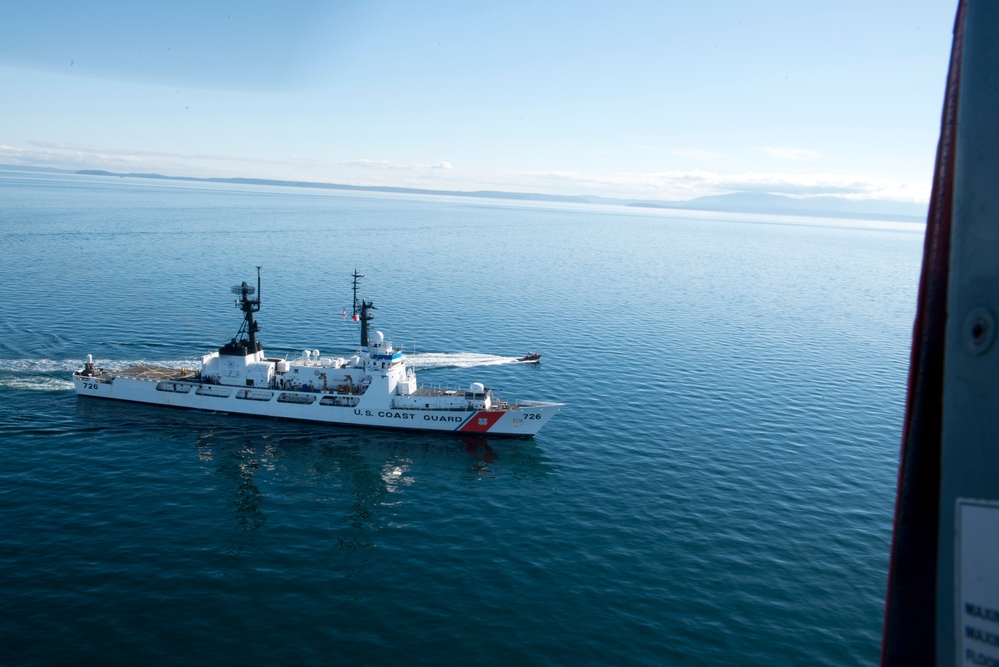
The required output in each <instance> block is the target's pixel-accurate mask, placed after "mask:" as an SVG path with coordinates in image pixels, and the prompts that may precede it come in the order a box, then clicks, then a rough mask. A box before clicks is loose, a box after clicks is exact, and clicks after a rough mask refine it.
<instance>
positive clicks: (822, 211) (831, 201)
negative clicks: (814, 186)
mask: <svg viewBox="0 0 999 667" xmlns="http://www.w3.org/2000/svg"><path fill="white" fill-rule="evenodd" d="M628 206H642V207H647V208H680V209H697V210H700V211H733V212H736V211H737V212H739V213H783V214H784V215H811V216H828V217H840V218H864V219H875V220H902V221H906V222H908V221H912V222H925V221H926V212H927V205H926V204H917V203H914V202H904V201H892V200H886V199H844V198H843V197H829V196H824V197H802V198H796V197H786V196H784V195H772V194H766V193H762V192H734V193H732V194H727V195H709V196H706V197H698V198H696V199H691V200H689V201H673V202H635V203H633V204H628Z"/></svg>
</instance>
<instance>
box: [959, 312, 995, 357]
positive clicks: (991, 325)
mask: <svg viewBox="0 0 999 667" xmlns="http://www.w3.org/2000/svg"><path fill="white" fill-rule="evenodd" d="M995 339H996V318H995V316H994V315H993V314H992V311H991V310H989V309H988V308H984V307H979V308H973V309H972V310H971V311H970V312H969V313H968V316H967V317H965V318H964V347H965V348H966V349H967V350H968V352H970V353H971V354H983V353H984V352H985V351H986V350H988V349H989V348H990V347H992V343H993V341H995Z"/></svg>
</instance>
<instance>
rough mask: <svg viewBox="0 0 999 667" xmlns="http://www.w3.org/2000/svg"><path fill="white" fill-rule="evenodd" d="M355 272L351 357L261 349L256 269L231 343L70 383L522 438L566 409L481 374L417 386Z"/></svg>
mask: <svg viewBox="0 0 999 667" xmlns="http://www.w3.org/2000/svg"><path fill="white" fill-rule="evenodd" d="M361 277H362V276H360V274H358V273H356V272H355V273H354V304H355V315H354V321H356V322H359V323H360V329H361V331H360V333H361V346H360V348H359V349H358V351H357V352H356V353H355V354H354V356H353V357H351V358H350V359H343V358H339V359H334V358H332V357H323V356H321V355H320V354H319V350H304V351H303V352H302V356H301V358H298V359H292V360H288V359H276V358H271V357H267V356H265V355H264V349H263V346H262V345H261V344H260V343H259V342H258V341H257V339H256V332H257V331H258V330H259V325H258V323H257V322H256V320H255V319H254V313H256V312H258V311H259V310H260V297H259V292H260V274H259V269H258V273H257V288H256V289H254V288H253V287H250V286H249V285H247V284H246V283H245V282H244V283H243V284H242V285H240V286H237V287H233V288H232V291H233V293H235V294H238V295H239V296H240V298H239V299H237V301H236V306H237V307H238V308H239V309H240V310H242V311H243V325H242V327H241V328H240V330H239V332H238V333H237V334H236V337H235V338H233V339H232V341H231V342H229V343H226V344H225V345H223V346H222V347H220V348H219V349H218V350H217V351H213V352H209V353H208V354H206V355H205V356H203V357H202V358H201V368H200V369H199V370H198V371H191V372H188V371H187V370H185V369H172V368H161V367H155V366H133V367H132V368H126V369H124V370H121V371H110V370H107V369H104V368H99V367H96V366H95V365H94V363H93V361H92V360H91V359H90V357H88V358H87V363H86V364H85V365H84V367H83V368H82V369H80V370H79V371H77V372H76V373H74V374H73V384H74V385H75V387H76V391H77V393H78V394H79V395H80V396H86V397H93V398H104V399H110V400H119V401H132V402H135V403H148V404H150V405H165V406H170V407H176V408H188V409H192V410H208V411H211V412H227V413H234V414H241V415H253V416H256V417H277V418H280V419H295V420H301V421H310V422H321V423H325V424H341V425H344V426H373V427H378V428H391V429H404V430H410V431H440V432H455V433H461V434H466V435H467V434H471V435H489V436H510V437H520V438H529V437H531V436H533V435H534V434H536V433H537V432H538V431H539V430H541V427H542V426H544V425H545V424H546V423H547V422H548V420H549V419H551V417H552V415H554V414H555V413H556V412H558V411H559V409H560V408H561V407H562V405H561V404H560V403H547V402H541V401H521V402H517V403H508V402H506V401H502V400H500V399H499V398H497V397H496V396H494V395H493V393H492V391H491V390H490V389H488V388H486V387H485V386H483V385H482V384H481V383H479V382H473V383H472V384H471V385H470V386H469V387H468V388H467V389H465V390H458V389H440V388H428V387H420V386H418V385H417V382H416V371H415V370H414V369H413V368H412V367H411V366H409V365H408V364H407V363H406V357H405V355H404V354H403V353H402V351H401V350H396V349H395V348H393V347H392V344H391V343H390V342H387V341H386V340H385V337H384V335H383V334H382V333H381V332H380V331H376V332H374V333H373V335H371V336H370V337H369V335H368V334H369V331H368V322H369V321H370V320H371V319H372V316H371V315H370V311H371V309H372V308H373V307H374V306H373V304H372V303H370V302H368V301H364V300H361V301H360V302H359V301H358V299H357V287H358V279H359V278H361ZM254 294H257V296H256V298H253V295H254ZM344 316H346V311H344ZM243 334H245V337H243V338H240V336H242V335H243ZM534 356H536V357H540V355H534Z"/></svg>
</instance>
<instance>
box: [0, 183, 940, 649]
mask: <svg viewBox="0 0 999 667" xmlns="http://www.w3.org/2000/svg"><path fill="white" fill-rule="evenodd" d="M678 216H679V214H670V213H662V212H655V211H647V210H642V211H632V210H628V209H624V208H612V207H606V208H602V207H578V208H573V207H556V206H542V205H538V206H518V205H509V204H504V205H500V204H491V203H488V202H485V201H483V202H476V201H461V200H449V199H430V198H424V199H406V198H400V197H356V196H339V195H331V194H326V193H315V192H309V191H302V190H294V189H278V188H270V189H248V188H237V187H224V186H218V187H209V186H191V185H190V184H178V183H169V182H163V183H157V182H149V181H133V180H127V179H105V178H97V177H73V176H65V177H49V176H46V177H39V176H35V175H27V174H17V173H10V172H7V173H0V240H2V247H3V249H4V250H3V252H4V261H3V262H2V263H0V456H2V459H3V465H2V466H0V589H2V591H3V595H2V596H0V663H2V664H5V665H19V664H52V663H81V662H95V663H96V662H101V663H107V664H176V663H185V662H186V663H198V664H207V663H209V662H210V663H215V664H303V663H313V664H316V663H320V664H434V665H436V664H442V663H452V664H475V665H508V664H538V665H551V664H564V665H583V664H594V665H598V664H599V665H604V664H648V665H663V664H677V665H715V664H756V665H775V664H821V665H846V664H872V663H874V662H876V660H877V658H878V652H879V642H880V631H881V620H882V608H883V597H884V590H885V581H886V572H887V554H888V548H889V542H890V532H891V519H892V512H893V503H894V491H895V477H896V465H897V457H898V447H899V438H900V430H901V420H902V411H903V403H904V389H905V377H906V371H907V363H908V349H909V334H910V330H911V325H912V318H913V314H914V304H915V295H916V283H917V278H918V268H919V261H920V253H921V247H922V233H923V228H922V226H918V225H905V224H884V223H882V224H876V223H870V224H868V223H860V222H845V221H831V220H810V219H787V218H774V219H769V220H768V219H766V218H764V217H761V216H738V215H731V214H727V215H726V214H714V215H712V214H696V213H690V212H687V213H684V214H682V216H686V217H682V216H681V217H678ZM257 264H262V265H263V267H264V269H263V276H264V284H263V291H262V301H263V309H262V312H261V313H260V320H261V323H262V327H261V333H260V339H261V340H262V341H263V343H264V345H265V346H266V348H267V350H268V352H269V353H278V354H284V353H285V352H289V353H292V354H296V353H297V352H298V351H299V350H301V349H303V348H310V349H311V348H318V349H320V350H321V351H322V352H323V353H324V354H326V353H334V354H337V355H340V354H347V353H349V352H350V351H352V349H353V346H354V344H355V340H354V335H355V334H354V332H353V330H352V329H350V327H349V326H347V325H344V324H343V323H342V321H341V319H340V312H341V310H342V309H343V307H344V306H346V305H348V304H349V302H350V292H349V276H350V273H351V272H352V271H353V270H354V268H355V267H356V268H358V269H360V270H361V272H362V273H365V274H366V276H367V277H366V278H365V280H364V286H365V296H366V297H367V298H370V299H373V300H374V301H375V302H376V304H377V306H378V310H377V311H376V312H375V315H376V318H377V319H376V321H375V324H376V326H377V328H379V329H382V330H384V331H385V333H386V334H387V336H388V338H389V339H391V340H393V341H394V342H395V344H396V345H405V347H406V349H407V350H412V349H413V348H414V345H415V349H416V355H415V357H414V358H415V360H416V361H417V362H418V363H419V365H420V366H422V368H421V370H420V380H421V381H422V382H424V383H452V384H466V385H467V384H468V383H470V382H474V381H481V382H484V383H485V384H487V385H488V386H491V387H493V388H494V389H495V390H496V391H497V393H499V394H500V395H503V396H505V397H510V398H535V399H542V400H557V401H562V402H565V403H567V404H568V407H567V408H566V409H564V410H563V411H562V412H561V413H560V414H559V415H558V416H556V417H555V418H554V419H553V420H552V422H550V423H549V424H548V425H547V427H546V428H545V429H544V430H543V431H542V432H541V434H540V435H539V436H538V437H537V438H535V439H534V440H532V441H497V442H493V441H488V442H483V441H462V440H458V439H456V438H450V437H440V436H428V435H413V434H400V433H393V432H380V431H356V430H349V429H337V428H329V427H322V426H316V425H302V424H293V423H285V422H272V421H266V420H256V419H248V418H242V417H236V416H228V415H221V414H208V413H192V412H185V411H179V410H169V409H162V408H155V407H147V406H138V405H127V404H117V403H110V402H102V401H96V400H85V399H77V397H76V396H75V394H74V393H73V391H72V388H71V385H70V383H69V382H68V378H69V374H70V372H71V371H72V370H73V369H74V368H77V367H78V366H79V365H80V364H81V362H82V359H83V357H84V356H85V355H86V354H88V353H89V354H93V355H94V357H95V359H98V360H101V361H102V362H106V363H109V364H121V365H125V364H129V363H133V362H137V361H147V362H157V363H166V364H171V365H189V366H190V365H192V361H193V360H195V359H197V358H198V357H199V356H200V354H202V353H204V352H205V351H207V350H208V349H210V348H211V347H213V346H217V345H219V344H221V343H223V342H225V341H227V340H228V339H229V338H231V337H232V336H233V335H234V334H235V331H236V329H237V328H238V326H239V323H240V314H239V312H238V311H236V310H235V309H234V308H233V307H232V295H231V294H229V290H228V288H229V286H230V285H233V284H238V283H239V282H240V281H242V280H252V279H253V277H254V273H255V269H254V267H255V266H256V265H257ZM528 350H537V351H540V352H542V353H543V354H544V358H543V360H542V363H541V364H540V365H539V366H538V367H530V366H525V365H519V364H507V363H500V362H502V361H504V360H505V359H506V358H507V357H510V356H520V355H522V354H524V353H525V352H527V351H528Z"/></svg>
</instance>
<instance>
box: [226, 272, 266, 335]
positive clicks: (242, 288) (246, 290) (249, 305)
mask: <svg viewBox="0 0 999 667" xmlns="http://www.w3.org/2000/svg"><path fill="white" fill-rule="evenodd" d="M232 293H233V294H236V295H238V296H239V299H237V300H236V307H237V308H239V309H240V310H242V311H243V324H242V326H240V327H239V331H237V332H236V337H235V338H233V339H232V342H233V344H237V343H238V341H239V338H240V336H242V335H243V334H244V333H246V334H247V335H248V336H249V338H250V340H249V343H250V345H249V348H250V354H254V353H256V352H258V351H259V347H258V345H259V343H257V332H258V331H260V325H259V324H257V322H256V321H255V320H254V319H253V313H257V312H260V267H259V266H258V267H257V287H256V289H254V288H253V287H252V286H251V285H247V284H246V281H245V280H244V281H243V284H242V285H235V286H234V287H233V288H232ZM254 293H256V295H257V297H256V298H255V299H253V298H250V297H251V296H252V295H253V294H254Z"/></svg>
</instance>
